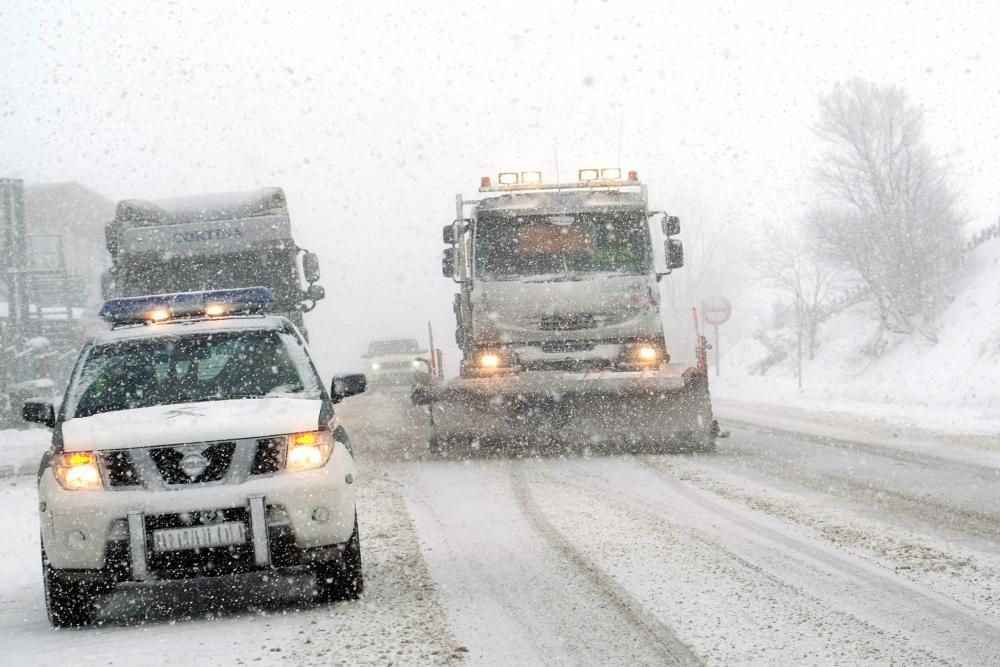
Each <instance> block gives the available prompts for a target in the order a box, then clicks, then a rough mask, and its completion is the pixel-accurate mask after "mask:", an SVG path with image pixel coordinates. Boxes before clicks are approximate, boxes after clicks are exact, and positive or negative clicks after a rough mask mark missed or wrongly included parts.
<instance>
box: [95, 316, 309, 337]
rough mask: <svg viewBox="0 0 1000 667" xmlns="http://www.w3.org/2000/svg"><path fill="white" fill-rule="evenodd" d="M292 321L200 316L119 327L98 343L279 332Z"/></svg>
mask: <svg viewBox="0 0 1000 667" xmlns="http://www.w3.org/2000/svg"><path fill="white" fill-rule="evenodd" d="M291 326H292V324H291V322H289V321H288V319H287V318H285V317H282V316H280V315H232V316H229V317H211V318H209V317H199V318H185V319H176V320H169V321H167V322H160V323H157V324H134V325H130V326H118V327H116V328H114V329H111V330H109V331H102V332H100V333H98V334H96V335H95V336H94V337H93V339H92V341H93V342H94V343H97V344H103V343H113V342H115V341H120V340H132V339H136V338H156V337H158V336H177V335H183V334H189V333H201V332H205V331H251V330H255V331H277V330H281V329H286V328H288V327H291Z"/></svg>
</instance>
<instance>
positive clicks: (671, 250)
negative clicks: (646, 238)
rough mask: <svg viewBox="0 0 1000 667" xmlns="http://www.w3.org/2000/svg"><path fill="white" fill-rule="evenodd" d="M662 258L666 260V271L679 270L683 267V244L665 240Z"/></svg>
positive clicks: (675, 240) (674, 240) (673, 240)
mask: <svg viewBox="0 0 1000 667" xmlns="http://www.w3.org/2000/svg"><path fill="white" fill-rule="evenodd" d="M663 256H664V257H665V258H666V260H667V268H668V269H679V268H681V267H682V266H684V244H683V243H681V242H680V241H678V240H677V239H667V242H666V243H664V244H663Z"/></svg>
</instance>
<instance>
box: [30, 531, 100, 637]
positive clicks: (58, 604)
mask: <svg viewBox="0 0 1000 667" xmlns="http://www.w3.org/2000/svg"><path fill="white" fill-rule="evenodd" d="M42 578H43V580H44V584H45V611H46V612H47V613H48V616H49V623H51V624H52V626H53V627H56V628H76V627H80V626H84V625H91V624H92V623H93V622H94V620H95V619H96V618H97V598H98V597H99V596H100V595H101V594H102V593H105V592H108V590H107V588H105V587H101V586H98V585H95V584H88V583H77V582H72V583H71V582H67V581H63V580H62V579H60V578H59V575H58V574H57V573H56V571H55V570H53V569H52V568H51V567H49V559H48V558H47V557H46V556H45V550H44V549H43V550H42Z"/></svg>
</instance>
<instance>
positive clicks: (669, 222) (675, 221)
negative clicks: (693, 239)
mask: <svg viewBox="0 0 1000 667" xmlns="http://www.w3.org/2000/svg"><path fill="white" fill-rule="evenodd" d="M660 226H661V227H662V228H663V235H664V236H676V235H677V234H680V233H681V219H680V218H678V217H677V216H676V215H666V214H664V216H663V219H662V220H660Z"/></svg>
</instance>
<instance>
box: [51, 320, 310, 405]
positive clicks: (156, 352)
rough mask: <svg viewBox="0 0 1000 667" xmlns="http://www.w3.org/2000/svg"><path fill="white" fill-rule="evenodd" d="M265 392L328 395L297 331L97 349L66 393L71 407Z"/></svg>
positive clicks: (201, 336) (198, 337)
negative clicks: (297, 336) (306, 354)
mask: <svg viewBox="0 0 1000 667" xmlns="http://www.w3.org/2000/svg"><path fill="white" fill-rule="evenodd" d="M263 396H289V397H293V398H311V399H316V398H320V396H321V390H320V385H319V380H318V378H317V377H316V373H315V371H314V370H313V369H312V366H311V364H310V363H309V360H308V358H307V357H306V356H305V353H304V352H303V351H302V346H301V345H299V344H298V342H297V341H296V340H295V339H294V338H293V337H292V336H290V335H288V334H280V333H278V332H275V331H252V332H246V331H240V332H222V333H212V334H188V335H184V336H172V337H166V336H164V337H157V338H153V339H143V340H130V341H122V342H116V343H111V344H108V345H100V346H97V347H94V348H93V349H91V350H90V352H89V354H88V355H87V358H86V359H85V361H84V363H83V366H82V368H81V369H80V370H79V371H78V373H77V375H76V377H75V378H74V380H73V383H72V386H71V387H70V389H69V392H68V394H67V397H68V398H67V400H68V402H67V405H66V414H67V415H72V416H73V417H86V416H87V415H93V414H98V413H101V412H113V411H115V410H127V409H131V408H143V407H149V406H153V405H169V404H174V403H188V402H197V401H213V400H226V399H233V398H257V397H263Z"/></svg>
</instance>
